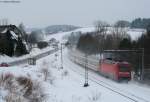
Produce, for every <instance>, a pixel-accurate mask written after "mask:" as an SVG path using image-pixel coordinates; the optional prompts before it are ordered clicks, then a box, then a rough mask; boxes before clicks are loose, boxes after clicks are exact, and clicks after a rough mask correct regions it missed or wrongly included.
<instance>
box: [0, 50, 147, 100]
mask: <svg viewBox="0 0 150 102" xmlns="http://www.w3.org/2000/svg"><path fill="white" fill-rule="evenodd" d="M56 53H57V55H58V56H57V57H56V56H55V55H56ZM56 53H55V54H52V55H49V56H47V57H45V58H42V59H40V60H38V61H37V65H36V66H29V65H22V66H16V67H8V68H1V69H0V73H1V74H2V73H3V74H4V73H12V74H13V75H15V76H26V77H29V78H31V79H32V80H34V81H36V82H40V83H41V86H42V90H43V91H44V93H45V94H46V98H45V101H46V102H150V99H149V95H150V88H149V87H148V86H146V85H140V84H137V83H135V82H129V83H117V82H114V81H112V80H110V79H106V78H104V77H102V76H100V75H98V74H97V73H95V72H92V71H90V72H89V85H90V86H89V87H86V88H85V87H83V85H84V68H82V67H80V66H78V65H76V64H74V63H73V62H71V61H70V60H69V58H68V53H67V50H64V52H63V59H64V63H63V69H60V67H61V63H60V52H56ZM43 68H48V69H49V72H50V75H49V77H48V80H46V81H45V80H44V74H43V73H42V69H43ZM0 92H1V93H0V96H1V98H2V99H1V101H0V102H5V101H4V100H3V99H5V98H4V97H5V96H7V90H3V88H2V87H1V88H0ZM3 93H5V94H3ZM45 101H44V102H45Z"/></svg>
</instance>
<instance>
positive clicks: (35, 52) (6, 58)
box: [0, 46, 54, 63]
mask: <svg viewBox="0 0 150 102" xmlns="http://www.w3.org/2000/svg"><path fill="white" fill-rule="evenodd" d="M52 49H54V48H52V47H50V46H48V47H46V48H44V49H38V48H33V49H32V50H31V52H30V54H27V55H23V56H21V57H9V56H7V55H0V63H2V62H6V63H10V62H14V61H18V60H23V59H27V58H29V57H31V56H36V55H38V54H41V53H44V52H47V51H50V50H52Z"/></svg>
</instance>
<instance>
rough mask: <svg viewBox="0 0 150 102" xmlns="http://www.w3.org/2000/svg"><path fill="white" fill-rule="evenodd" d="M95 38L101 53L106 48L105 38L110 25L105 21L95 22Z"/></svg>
mask: <svg viewBox="0 0 150 102" xmlns="http://www.w3.org/2000/svg"><path fill="white" fill-rule="evenodd" d="M94 25H95V30H96V33H95V38H96V40H97V41H98V43H99V48H98V50H99V52H100V53H101V52H102V51H103V50H104V49H105V48H104V47H105V38H106V34H107V31H108V23H106V22H104V21H96V22H95V24H94Z"/></svg>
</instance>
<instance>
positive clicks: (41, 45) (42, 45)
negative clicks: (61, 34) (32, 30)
mask: <svg viewBox="0 0 150 102" xmlns="http://www.w3.org/2000/svg"><path fill="white" fill-rule="evenodd" d="M37 46H38V48H39V49H43V48H45V47H47V46H48V43H47V42H44V41H41V42H38V43H37Z"/></svg>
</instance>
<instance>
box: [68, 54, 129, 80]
mask: <svg viewBox="0 0 150 102" xmlns="http://www.w3.org/2000/svg"><path fill="white" fill-rule="evenodd" d="M69 56H70V60H71V61H73V62H74V63H77V64H79V65H81V66H83V67H85V66H86V67H87V68H88V69H90V70H93V71H96V72H98V73H99V74H101V75H103V76H105V77H107V78H110V79H112V80H115V81H117V82H120V81H122V80H127V81H130V80H131V69H132V68H131V64H130V63H128V62H126V61H121V60H113V59H112V58H105V59H96V58H92V57H88V56H84V55H83V54H79V53H78V54H77V53H75V52H70V55H69Z"/></svg>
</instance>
